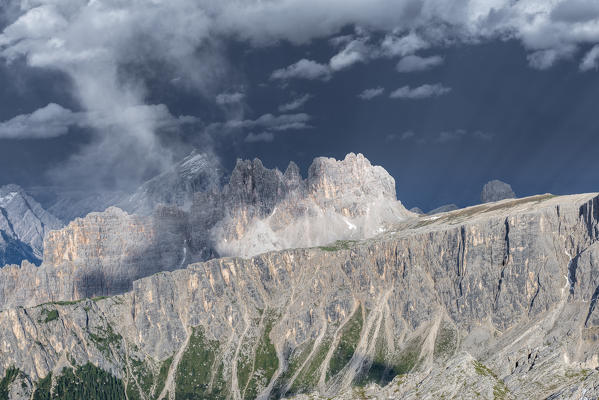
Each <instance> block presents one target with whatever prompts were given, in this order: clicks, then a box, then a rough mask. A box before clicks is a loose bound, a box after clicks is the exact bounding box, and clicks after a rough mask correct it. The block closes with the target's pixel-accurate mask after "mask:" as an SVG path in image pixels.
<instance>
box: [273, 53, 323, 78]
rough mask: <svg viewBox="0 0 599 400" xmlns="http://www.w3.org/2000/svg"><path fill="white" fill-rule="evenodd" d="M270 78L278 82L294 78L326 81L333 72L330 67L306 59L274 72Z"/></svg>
mask: <svg viewBox="0 0 599 400" xmlns="http://www.w3.org/2000/svg"><path fill="white" fill-rule="evenodd" d="M270 78H271V79H277V80H287V79H292V78H297V79H322V80H325V81H326V80H329V79H330V78H331V70H330V69H329V67H328V65H324V64H319V63H317V62H316V61H312V60H307V59H305V58H304V59H301V60H299V61H298V62H296V63H295V64H292V65H290V66H288V67H286V68H281V69H278V70H276V71H274V72H273V73H272V75H271V76H270Z"/></svg>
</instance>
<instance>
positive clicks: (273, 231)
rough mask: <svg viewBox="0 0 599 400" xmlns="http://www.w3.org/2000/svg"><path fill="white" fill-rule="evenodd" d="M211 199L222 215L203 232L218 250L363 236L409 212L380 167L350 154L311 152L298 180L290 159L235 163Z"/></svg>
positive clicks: (243, 252) (236, 252)
mask: <svg viewBox="0 0 599 400" xmlns="http://www.w3.org/2000/svg"><path fill="white" fill-rule="evenodd" d="M201 202H203V199H202V200H201ZM219 204H221V206H220V208H221V209H223V210H224V213H223V215H224V218H223V219H222V220H220V221H219V222H218V223H217V224H216V225H215V226H214V227H213V228H212V230H211V233H212V238H213V241H214V245H215V248H216V251H217V252H218V253H219V254H221V255H225V256H242V257H247V256H252V255H256V254H260V253H263V252H265V251H272V250H281V249H285V248H293V247H309V246H316V245H322V244H326V243H330V242H332V241H335V240H350V239H352V240H353V239H363V238H367V237H371V236H373V235H375V234H378V233H380V232H383V231H385V230H386V229H387V227H388V226H389V224H393V223H397V222H399V221H401V220H404V219H406V218H407V217H412V216H414V214H413V213H411V212H409V211H407V210H406V209H405V208H404V207H403V205H402V204H401V202H399V201H398V200H397V199H396V194H395V180H394V179H393V178H392V177H391V176H390V175H389V174H388V173H387V171H385V170H384V169H383V168H382V167H379V166H372V165H371V164H370V162H369V161H368V160H367V159H366V158H365V157H364V156H363V155H361V154H358V155H356V154H353V153H350V154H348V155H347V156H346V157H345V159H344V160H341V161H337V160H335V159H333V158H324V157H321V158H316V159H315V160H314V162H313V163H312V165H311V166H310V168H309V171H308V177H307V178H306V179H305V180H304V179H302V177H301V175H300V172H299V168H298V167H297V165H295V164H294V163H291V164H289V167H288V168H287V169H286V171H285V173H281V172H280V171H278V170H269V169H267V168H265V167H264V166H263V165H262V163H261V162H260V160H254V161H239V162H238V163H237V165H236V167H235V169H234V170H233V173H232V175H231V179H230V182H229V184H228V185H227V186H225V187H224V189H223V191H222V193H221V200H220V202H219Z"/></svg>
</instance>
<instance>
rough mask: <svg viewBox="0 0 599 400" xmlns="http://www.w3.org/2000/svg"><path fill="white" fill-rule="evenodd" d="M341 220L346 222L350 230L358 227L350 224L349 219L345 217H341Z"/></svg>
mask: <svg viewBox="0 0 599 400" xmlns="http://www.w3.org/2000/svg"><path fill="white" fill-rule="evenodd" d="M343 221H345V223H346V224H347V227H348V228H349V229H350V230H352V231H355V230H356V229H358V227H357V226H355V225H354V224H352V223H351V222H349V221H348V220H347V218H343Z"/></svg>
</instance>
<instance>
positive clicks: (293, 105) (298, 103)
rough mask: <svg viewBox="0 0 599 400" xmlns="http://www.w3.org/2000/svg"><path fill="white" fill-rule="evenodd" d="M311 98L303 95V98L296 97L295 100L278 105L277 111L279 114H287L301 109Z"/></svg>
mask: <svg viewBox="0 0 599 400" xmlns="http://www.w3.org/2000/svg"><path fill="white" fill-rule="evenodd" d="M311 98H312V95H309V94H305V95H303V96H300V97H297V98H295V99H293V100H291V101H290V102H289V103H285V104H282V105H280V106H279V111H280V112H289V111H294V110H297V109H298V108H301V107H303V106H304V104H306V102H308V100H310V99H311Z"/></svg>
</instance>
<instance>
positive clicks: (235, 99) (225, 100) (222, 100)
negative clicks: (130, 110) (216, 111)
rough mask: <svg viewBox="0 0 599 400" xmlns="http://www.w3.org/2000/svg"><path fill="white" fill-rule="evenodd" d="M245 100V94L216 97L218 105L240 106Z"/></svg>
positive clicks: (225, 94) (223, 94)
mask: <svg viewBox="0 0 599 400" xmlns="http://www.w3.org/2000/svg"><path fill="white" fill-rule="evenodd" d="M244 98H245V94H243V93H240V92H234V93H221V94H219V95H218V96H216V104H220V105H229V104H238V103H240V102H241V101H242V100H243V99H244Z"/></svg>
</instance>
